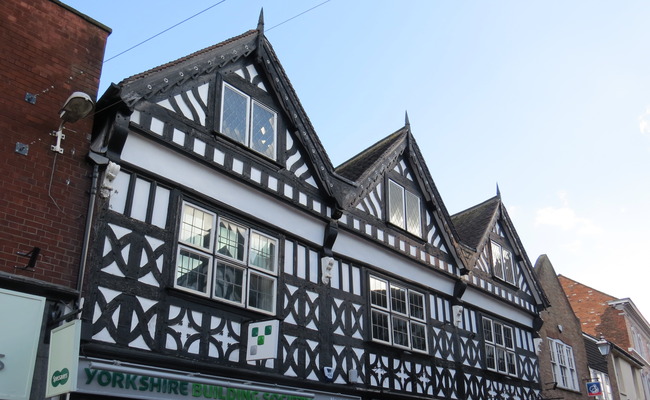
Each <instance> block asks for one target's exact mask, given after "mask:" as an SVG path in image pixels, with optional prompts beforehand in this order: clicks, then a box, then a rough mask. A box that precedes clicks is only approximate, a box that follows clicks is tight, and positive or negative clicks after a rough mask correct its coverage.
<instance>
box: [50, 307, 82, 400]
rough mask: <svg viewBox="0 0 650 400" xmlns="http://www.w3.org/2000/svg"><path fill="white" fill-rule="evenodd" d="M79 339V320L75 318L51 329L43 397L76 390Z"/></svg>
mask: <svg viewBox="0 0 650 400" xmlns="http://www.w3.org/2000/svg"><path fill="white" fill-rule="evenodd" d="M80 339H81V320H78V319H76V320H74V321H71V322H68V323H66V324H64V325H61V326H59V327H58V328H55V329H52V334H51V336H50V357H49V359H48V364H47V386H46V388H45V397H53V396H58V395H60V394H64V393H68V392H73V391H75V390H77V370H78V368H79V342H80Z"/></svg>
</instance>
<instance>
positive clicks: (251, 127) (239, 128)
mask: <svg viewBox="0 0 650 400" xmlns="http://www.w3.org/2000/svg"><path fill="white" fill-rule="evenodd" d="M277 131H278V114H277V112H275V111H274V110H273V109H271V108H270V107H268V106H266V105H265V104H263V103H262V102H260V101H259V100H257V99H255V98H253V97H252V96H249V95H248V94H246V93H244V92H243V91H241V90H239V89H237V88H235V87H234V86H232V85H230V84H228V83H226V82H223V84H222V90H221V119H220V123H219V132H220V133H221V134H222V135H224V136H227V137H229V138H230V139H232V140H234V141H236V142H238V143H241V144H243V145H244V146H247V147H249V148H250V149H252V150H254V151H256V152H257V153H259V154H262V155H263V156H265V157H268V158H270V159H272V160H275V159H276V158H277Z"/></svg>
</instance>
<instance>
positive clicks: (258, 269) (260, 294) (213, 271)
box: [174, 203, 278, 314]
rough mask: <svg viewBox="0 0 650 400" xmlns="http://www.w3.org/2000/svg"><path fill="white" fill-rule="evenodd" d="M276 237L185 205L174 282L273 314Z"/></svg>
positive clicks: (175, 284) (276, 262)
mask: <svg viewBox="0 0 650 400" xmlns="http://www.w3.org/2000/svg"><path fill="white" fill-rule="evenodd" d="M277 264H278V240H277V239H276V238H273V237H271V236H269V235H266V234H264V233H261V232H259V231H256V230H254V229H251V228H250V227H248V226H246V225H244V224H241V223H238V222H234V221H232V220H230V219H227V218H224V217H220V216H217V214H216V213H213V212H211V211H208V210H204V209H202V208H200V207H197V206H195V205H192V204H189V203H183V206H182V212H181V223H180V231H179V235H178V251H177V256H176V270H175V277H174V286H175V287H177V288H180V289H183V290H187V291H190V292H193V293H197V294H200V295H203V296H206V297H210V298H213V299H216V300H220V301H225V302H228V303H231V304H235V305H238V306H241V307H246V308H250V309H255V310H258V311H262V312H265V313H269V314H274V313H275V303H276V293H277V270H278V266H277Z"/></svg>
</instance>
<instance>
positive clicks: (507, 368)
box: [483, 317, 517, 376]
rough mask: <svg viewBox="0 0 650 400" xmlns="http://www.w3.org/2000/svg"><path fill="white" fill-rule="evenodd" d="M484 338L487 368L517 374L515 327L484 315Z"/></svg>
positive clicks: (507, 373)
mask: <svg viewBox="0 0 650 400" xmlns="http://www.w3.org/2000/svg"><path fill="white" fill-rule="evenodd" d="M483 340H484V341H485V364H486V367H487V369H489V370H491V371H496V372H500V373H502V374H506V375H512V376H516V375H517V357H516V355H515V354H516V353H515V339H514V329H513V328H512V327H511V326H509V325H506V324H504V323H502V322H499V321H495V320H493V319H490V318H486V317H483Z"/></svg>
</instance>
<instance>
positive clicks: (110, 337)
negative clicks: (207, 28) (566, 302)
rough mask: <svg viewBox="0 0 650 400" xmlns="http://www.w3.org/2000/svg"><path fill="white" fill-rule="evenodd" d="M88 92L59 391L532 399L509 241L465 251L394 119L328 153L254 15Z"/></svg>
mask: <svg viewBox="0 0 650 400" xmlns="http://www.w3.org/2000/svg"><path fill="white" fill-rule="evenodd" d="M97 108H98V109H99V110H102V111H101V112H100V114H98V116H97V117H96V122H95V129H94V134H93V140H92V152H91V157H90V158H91V159H92V160H94V161H95V162H96V164H97V165H98V169H99V170H101V171H102V175H101V177H100V179H98V187H97V190H98V191H99V193H100V196H99V199H100V200H99V201H98V203H97V207H96V212H95V217H94V218H95V219H94V232H93V240H92V243H93V246H92V247H91V249H90V258H89V263H88V270H87V271H86V275H85V276H86V285H85V288H84V292H83V293H84V299H85V303H84V310H83V320H84V322H85V329H84V336H83V342H82V354H83V359H82V366H83V368H82V369H81V372H80V376H79V393H75V394H73V399H74V398H84V399H90V398H94V397H95V396H111V397H126V398H141V399H154V398H161V397H162V398H183V397H188V398H223V399H228V400H243V399H246V400H258V399H263V400H271V399H275V398H277V399H280V397H287V398H296V399H301V398H318V397H329V398H337V399H339V398H340V399H355V398H357V399H358V398H362V399H368V400H370V399H389V398H390V399H394V398H403V399H414V398H416V399H417V398H421V399H425V398H426V399H477V400H478V399H491V398H494V399H497V398H498V399H536V398H537V397H538V395H539V393H540V390H539V374H538V370H537V367H538V364H537V357H536V355H535V349H534V338H535V335H536V331H535V329H536V323H537V318H538V314H539V310H540V309H541V308H543V307H545V306H546V300H545V298H544V296H543V293H541V291H540V289H539V288H538V286H537V285H536V283H535V282H534V276H532V275H530V274H528V273H527V270H528V266H527V265H526V263H527V262H528V261H527V259H526V258H525V253H523V250H522V249H520V248H519V247H518V246H519V244H518V243H515V242H514V238H513V237H512V236H509V235H510V234H509V233H507V234H504V236H503V237H504V238H508V237H510V239H503V240H501V241H499V239H495V243H501V245H502V246H504V245H505V244H504V243H505V242H508V241H512V242H508V246H510V247H508V249H509V251H511V252H512V254H513V257H514V260H515V261H514V263H515V264H513V265H512V268H514V271H513V275H512V279H510V281H509V282H508V281H505V280H504V279H503V276H505V275H503V274H502V275H501V278H496V277H495V276H494V274H493V273H492V272H491V271H492V270H491V268H492V266H490V264H489V263H486V259H484V257H487V254H488V253H486V255H485V256H483V255H480V256H479V257H478V260H479V261H478V262H477V263H475V264H472V265H470V264H468V262H467V259H468V257H467V256H466V254H464V253H462V252H466V251H467V249H466V247H467V246H465V245H464V244H463V243H462V240H461V238H460V236H459V235H458V232H457V231H456V229H455V227H454V224H453V222H452V219H451V217H450V216H449V215H448V213H447V211H446V208H445V206H444V204H443V203H442V200H441V197H440V195H439V193H438V191H437V189H436V188H435V185H434V183H433V180H432V179H431V176H430V174H429V172H428V169H427V166H426V165H425V163H424V160H423V157H422V155H421V153H420V150H419V148H418V146H417V144H416V142H415V139H414V137H413V135H412V133H411V129H410V124H409V123H408V120H407V122H406V124H405V126H404V127H403V128H401V129H399V130H397V131H396V132H394V133H393V134H391V135H390V136H388V137H387V138H386V139H384V140H382V141H380V142H379V143H377V144H375V145H373V146H371V147H370V148H368V149H367V150H365V151H364V152H362V153H360V154H359V155H358V156H356V157H354V158H353V159H351V160H349V161H347V162H346V163H344V164H343V165H341V166H339V167H337V168H334V166H333V165H332V164H331V162H330V160H329V158H328V156H327V154H326V153H325V150H324V149H323V147H322V145H321V143H320V141H319V139H318V137H317V136H316V133H315V131H314V129H313V127H312V126H311V124H310V122H309V119H308V117H307V115H306V113H305V111H304V110H303V109H302V106H301V105H300V102H299V100H298V98H297V96H296V94H295V92H294V90H293V88H292V86H291V84H290V83H289V80H288V78H287V76H286V75H285V73H284V70H283V68H282V66H281V65H280V63H279V61H278V58H277V56H276V54H275V52H274V51H273V49H272V47H271V45H270V44H269V42H268V41H267V39H266V38H265V36H264V33H263V23H262V21H260V24H259V25H258V28H257V29H255V30H251V31H248V32H246V33H244V34H243V35H240V36H238V37H235V38H232V39H229V40H227V41H225V42H223V43H220V44H217V45H215V46H212V47H210V48H207V49H204V50H202V51H199V52H197V53H194V54H192V55H189V56H187V57H184V58H182V59H180V60H177V61H174V62H171V63H169V64H166V65H163V66H160V67H158V68H155V69H153V70H150V71H147V72H145V73H142V74H139V75H136V76H133V77H131V78H128V79H125V80H124V81H122V82H121V83H120V84H119V85H114V86H112V87H111V88H110V89H109V90H108V91H107V92H106V93H105V95H104V96H103V98H102V99H101V100H100V103H99V104H98V106H97ZM497 225H498V223H497V224H496V225H495V226H497ZM495 229H498V228H495ZM508 229H511V226H509V227H508ZM508 232H510V231H508ZM497 236H498V234H497ZM464 246H465V247H464ZM485 248H486V249H488V250H486V251H488V252H489V248H490V247H489V246H485ZM481 251H482V250H481ZM522 256H523V258H522ZM528 264H529V262H528ZM482 269H485V270H486V271H482ZM474 271H478V272H474ZM509 276H510V275H509ZM515 277H516V279H515ZM120 374H121V375H120ZM143 377H147V379H143ZM143 382H144V383H143ZM219 388H221V389H219ZM246 388H250V389H246ZM80 393H84V394H80ZM77 396H79V397H77Z"/></svg>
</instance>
